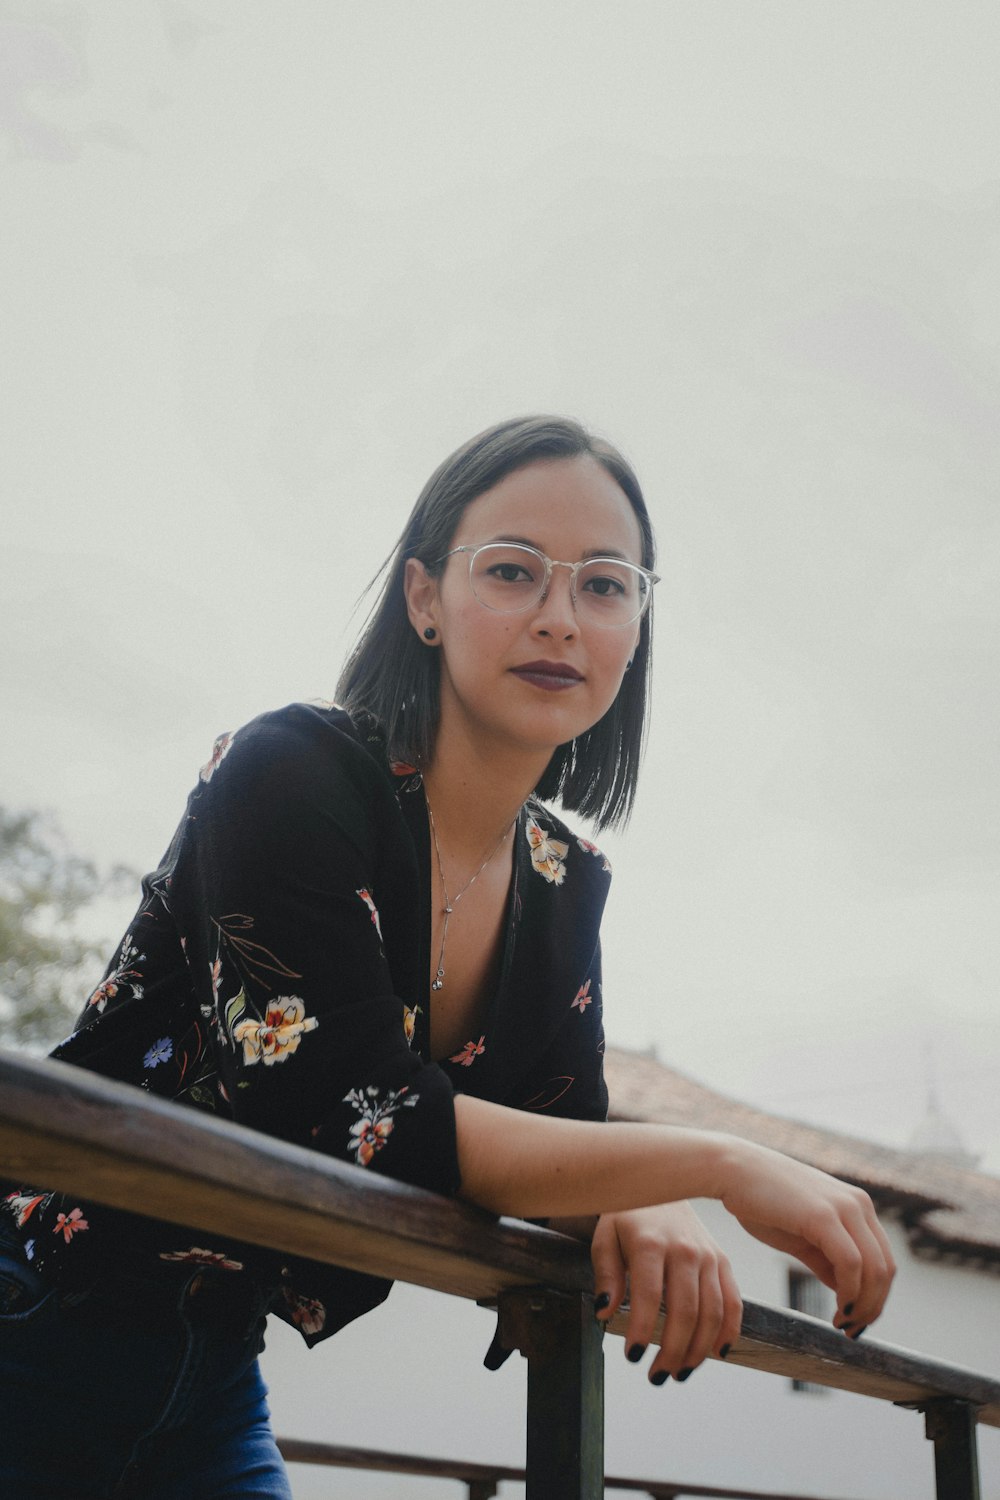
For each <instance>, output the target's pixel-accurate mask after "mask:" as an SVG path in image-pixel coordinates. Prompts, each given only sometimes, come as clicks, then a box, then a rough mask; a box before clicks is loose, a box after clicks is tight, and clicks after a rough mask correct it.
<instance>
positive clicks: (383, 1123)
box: [344, 1084, 420, 1167]
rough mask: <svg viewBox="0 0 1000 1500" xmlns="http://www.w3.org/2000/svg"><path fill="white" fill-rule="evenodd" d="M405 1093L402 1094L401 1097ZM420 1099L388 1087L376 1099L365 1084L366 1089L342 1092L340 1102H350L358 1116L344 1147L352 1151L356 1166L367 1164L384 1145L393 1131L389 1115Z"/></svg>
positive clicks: (406, 1091)
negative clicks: (346, 1146) (382, 1097)
mask: <svg viewBox="0 0 1000 1500" xmlns="http://www.w3.org/2000/svg"><path fill="white" fill-rule="evenodd" d="M404 1096H405V1097H404ZM419 1098H420V1095H419V1094H411V1093H410V1091H409V1089H408V1088H405V1087H404V1088H401V1089H390V1090H389V1091H388V1093H387V1094H386V1096H385V1098H384V1099H382V1100H380V1099H379V1095H378V1089H377V1088H376V1087H375V1086H374V1084H369V1085H368V1087H367V1088H366V1089H351V1092H350V1093H349V1094H345V1095H344V1103H345V1104H352V1105H353V1106H354V1108H355V1109H356V1110H357V1111H358V1114H359V1115H360V1116H361V1118H360V1120H355V1122H354V1124H353V1125H352V1126H351V1129H350V1135H349V1137H348V1142H347V1145H348V1150H350V1151H353V1152H354V1160H355V1161H356V1162H357V1164H358V1166H359V1167H367V1166H368V1164H369V1162H370V1161H371V1160H372V1158H373V1157H374V1155H375V1153H376V1152H377V1151H381V1150H382V1149H383V1147H384V1146H385V1145H386V1144H387V1142H388V1140H389V1137H390V1135H392V1131H393V1118H392V1117H393V1115H394V1114H395V1113H396V1111H397V1110H399V1109H406V1108H412V1107H413V1105H414V1104H416V1102H417V1100H418V1099H419Z"/></svg>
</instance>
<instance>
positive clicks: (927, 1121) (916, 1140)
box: [906, 1082, 979, 1167]
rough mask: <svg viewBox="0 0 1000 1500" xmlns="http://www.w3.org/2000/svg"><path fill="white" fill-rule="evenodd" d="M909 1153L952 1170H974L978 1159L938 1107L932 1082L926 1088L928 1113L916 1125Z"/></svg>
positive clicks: (908, 1142)
mask: <svg viewBox="0 0 1000 1500" xmlns="http://www.w3.org/2000/svg"><path fill="white" fill-rule="evenodd" d="M906 1149H907V1150H908V1151H912V1152H913V1153H914V1155H915V1156H923V1157H925V1158H927V1159H928V1160H930V1161H942V1162H947V1163H948V1165H949V1166H952V1167H975V1166H976V1165H977V1163H978V1162H979V1157H978V1156H977V1155H976V1154H975V1153H974V1152H972V1151H969V1150H968V1149H967V1147H966V1145H965V1142H964V1141H963V1140H962V1137H961V1136H960V1135H959V1133H958V1130H957V1129H956V1128H955V1126H954V1125H953V1124H952V1122H951V1120H949V1119H948V1117H947V1115H945V1114H944V1113H943V1112H942V1110H941V1106H940V1104H939V1103H938V1098H937V1090H936V1089H935V1087H934V1084H933V1082H929V1083H928V1085H927V1109H926V1111H925V1113H924V1117H923V1119H922V1120H920V1122H919V1123H918V1124H917V1126H916V1128H915V1130H914V1131H913V1133H912V1135H911V1136H910V1139H909V1140H908V1141H907V1143H906Z"/></svg>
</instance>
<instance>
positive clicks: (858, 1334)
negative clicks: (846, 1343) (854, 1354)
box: [850, 1323, 868, 1339]
mask: <svg viewBox="0 0 1000 1500" xmlns="http://www.w3.org/2000/svg"><path fill="white" fill-rule="evenodd" d="M867 1327H868V1324H867V1323H862V1325H861V1327H860V1328H859V1329H858V1331H857V1333H852V1334H851V1335H850V1337H851V1338H852V1339H859V1338H860V1337H861V1335H862V1334H863V1333H864V1331H865V1329H866V1328H867Z"/></svg>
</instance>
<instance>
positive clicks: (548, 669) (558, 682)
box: [511, 661, 583, 688]
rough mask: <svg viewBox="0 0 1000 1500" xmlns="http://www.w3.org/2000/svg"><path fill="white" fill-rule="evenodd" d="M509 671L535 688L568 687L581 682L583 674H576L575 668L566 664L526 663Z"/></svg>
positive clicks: (555, 662) (554, 662) (549, 662)
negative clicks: (531, 683) (532, 684)
mask: <svg viewBox="0 0 1000 1500" xmlns="http://www.w3.org/2000/svg"><path fill="white" fill-rule="evenodd" d="M511 671H512V672H513V673H514V675H515V677H523V678H525V680H526V681H528V682H533V683H534V684H535V685H536V687H548V688H560V687H569V686H571V684H572V683H574V682H582V681H583V673H582V672H578V671H577V669H576V667H571V666H570V665H569V663H568V662H559V661H526V662H522V663H521V665H520V666H518V667H512V668H511Z"/></svg>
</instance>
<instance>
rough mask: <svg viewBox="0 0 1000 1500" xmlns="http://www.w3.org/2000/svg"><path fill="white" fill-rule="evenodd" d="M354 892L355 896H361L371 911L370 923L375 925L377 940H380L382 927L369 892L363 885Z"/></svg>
mask: <svg viewBox="0 0 1000 1500" xmlns="http://www.w3.org/2000/svg"><path fill="white" fill-rule="evenodd" d="M354 894H355V895H356V896H360V897H361V899H362V901H363V902H364V903H365V905H366V906H367V908H368V910H369V911H370V912H371V914H372V923H373V925H374V927H375V931H376V932H377V933H378V936H379V942H381V941H382V927H381V924H380V922H379V919H378V907H377V906H376V905H375V902H374V901H373V900H372V897H371V892H370V891H368V890H366V889H365V888H364V886H362V888H361V890H360V891H355V893H354Z"/></svg>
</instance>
